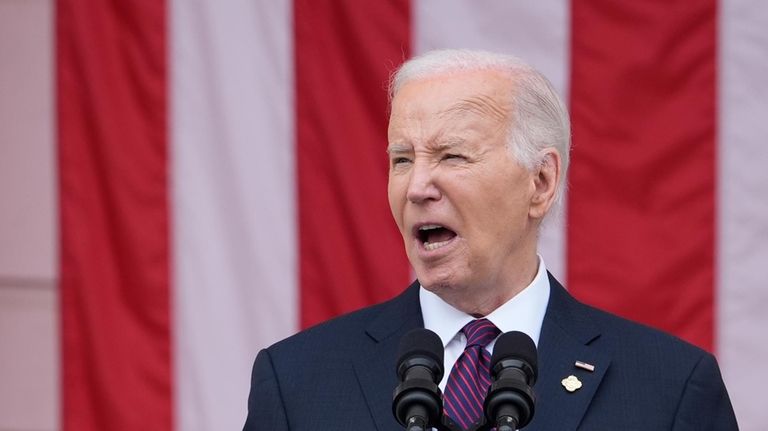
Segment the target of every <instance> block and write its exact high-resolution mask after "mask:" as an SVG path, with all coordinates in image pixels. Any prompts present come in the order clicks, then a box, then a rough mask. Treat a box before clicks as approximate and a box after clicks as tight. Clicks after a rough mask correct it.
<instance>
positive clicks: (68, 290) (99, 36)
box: [56, 0, 172, 431]
mask: <svg viewBox="0 0 768 431" xmlns="http://www.w3.org/2000/svg"><path fill="white" fill-rule="evenodd" d="M56 11H57V12H56V25H57V29H56V32H57V33H56V36H57V38H56V41H57V56H56V57H57V72H56V73H57V100H58V103H57V108H58V118H57V120H58V153H59V175H60V211H61V258H60V259H61V262H60V265H61V267H60V275H61V307H62V309H61V315H62V340H63V341H62V346H61V348H62V385H61V387H62V391H63V406H62V409H61V411H62V415H63V418H62V428H63V429H64V430H72V431H75V430H76V431H89V430H94V431H96V430H99V431H103V430H139V429H146V430H150V429H151V430H161V431H162V430H170V429H171V425H172V424H171V422H172V421H171V365H170V363H171V358H170V356H171V354H170V318H169V270H168V265H169V264H168V243H169V239H168V222H167V220H168V204H167V201H168V196H167V190H168V181H167V169H166V165H167V154H166V152H167V147H166V146H167V142H166V115H167V114H166V109H167V108H166V105H167V101H166V44H165V40H166V28H165V23H166V9H165V3H164V2H162V1H157V2H156V1H145V2H103V1H96V0H91V1H87V0H59V1H58V2H57V5H56Z"/></svg>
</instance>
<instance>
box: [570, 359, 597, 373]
mask: <svg viewBox="0 0 768 431" xmlns="http://www.w3.org/2000/svg"><path fill="white" fill-rule="evenodd" d="M574 365H575V366H576V368H581V369H582V370H587V371H589V372H590V373H591V372H593V371H595V366H594V365H592V364H588V363H586V362H581V361H576V363H575V364H574Z"/></svg>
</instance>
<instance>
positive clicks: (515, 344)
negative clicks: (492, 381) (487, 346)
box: [491, 331, 539, 376]
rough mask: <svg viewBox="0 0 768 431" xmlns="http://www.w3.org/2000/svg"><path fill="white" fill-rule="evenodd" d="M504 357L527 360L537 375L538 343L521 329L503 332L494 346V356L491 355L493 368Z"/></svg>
mask: <svg viewBox="0 0 768 431" xmlns="http://www.w3.org/2000/svg"><path fill="white" fill-rule="evenodd" d="M504 359H519V360H521V361H523V362H526V363H527V364H528V365H530V367H531V368H532V369H533V375H534V376H537V375H538V373H539V370H538V355H537V354H536V344H534V343H533V340H532V339H531V337H529V336H528V334H525V333H523V332H520V331H511V332H505V333H503V334H501V336H500V337H499V338H498V339H497V340H496V345H495V346H494V347H493V356H491V369H494V368H495V367H496V364H498V363H499V361H502V360H504Z"/></svg>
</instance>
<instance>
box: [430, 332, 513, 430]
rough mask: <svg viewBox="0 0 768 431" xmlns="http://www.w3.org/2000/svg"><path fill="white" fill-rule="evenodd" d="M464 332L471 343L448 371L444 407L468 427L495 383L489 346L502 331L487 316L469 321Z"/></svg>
mask: <svg viewBox="0 0 768 431" xmlns="http://www.w3.org/2000/svg"><path fill="white" fill-rule="evenodd" d="M461 332H463V333H464V335H465V336H466V337H467V347H466V348H465V349H464V353H462V354H461V356H459V359H458V360H457V361H456V364H455V365H454V366H453V369H452V370H451V374H450V375H448V383H447V384H446V385H445V392H444V394H443V410H444V411H445V414H446V416H448V417H449V418H451V419H453V421H454V422H456V424H458V425H460V426H461V427H462V428H463V429H468V428H469V427H470V426H471V425H472V424H473V423H475V422H477V421H478V420H479V419H480V417H481V416H482V414H483V400H484V399H485V394H486V392H488V387H489V386H490V385H491V376H490V371H489V368H490V365H491V354H490V353H488V351H487V350H485V346H486V345H488V343H490V342H491V341H493V339H495V338H496V337H497V336H498V335H499V333H500V332H501V331H499V328H497V327H496V326H495V325H494V324H493V323H491V322H490V321H488V320H487V319H478V320H473V321H471V322H469V323H467V325H466V326H464V328H462V329H461Z"/></svg>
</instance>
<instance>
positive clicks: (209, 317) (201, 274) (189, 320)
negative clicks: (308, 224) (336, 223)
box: [137, 0, 298, 431]
mask: <svg viewBox="0 0 768 431" xmlns="http://www.w3.org/2000/svg"><path fill="white" fill-rule="evenodd" d="M290 6H291V3H290V2H276V1H271V0H260V1H256V2H254V1H252V0H235V1H226V2H218V1H214V0H207V1H206V0H199V1H194V2H189V1H183V0H179V1H171V7H170V28H171V44H170V46H171V53H170V70H171V103H170V105H171V119H172V121H171V131H172V139H171V142H172V145H171V151H170V158H171V160H172V163H171V171H172V189H173V207H172V222H171V229H172V232H173V234H172V235H173V250H172V256H173V264H174V272H173V280H172V281H173V292H172V296H173V298H174V300H175V310H174V313H175V314H174V322H175V324H174V327H173V329H174V338H175V346H174V349H175V350H174V353H173V356H174V360H175V376H174V383H175V386H174V389H175V393H174V397H175V424H176V429H179V430H185V431H190V430H201V431H202V430H225V429H240V428H242V425H243V423H244V420H245V415H246V400H247V396H248V388H249V383H250V378H249V377H250V368H251V364H252V361H253V358H254V357H255V354H256V351H257V349H258V348H260V347H263V346H265V345H267V344H269V343H271V342H273V341H275V340H276V339H278V338H282V337H285V336H287V335H289V334H290V333H292V332H294V331H295V330H296V329H297V326H298V323H297V322H298V316H297V315H298V300H297V297H298V292H297V276H296V273H297V271H296V266H297V265H296V245H295V244H296V231H295V219H296V217H295V212H296V211H295V196H294V194H295V192H294V190H295V181H294V176H295V172H294V171H295V169H294V158H293V148H294V143H293V136H294V133H293V127H294V121H293V76H292V74H293V63H292V59H293V53H292V49H293V47H292V15H291V13H292V12H291V9H290ZM137 414H141V412H137Z"/></svg>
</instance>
